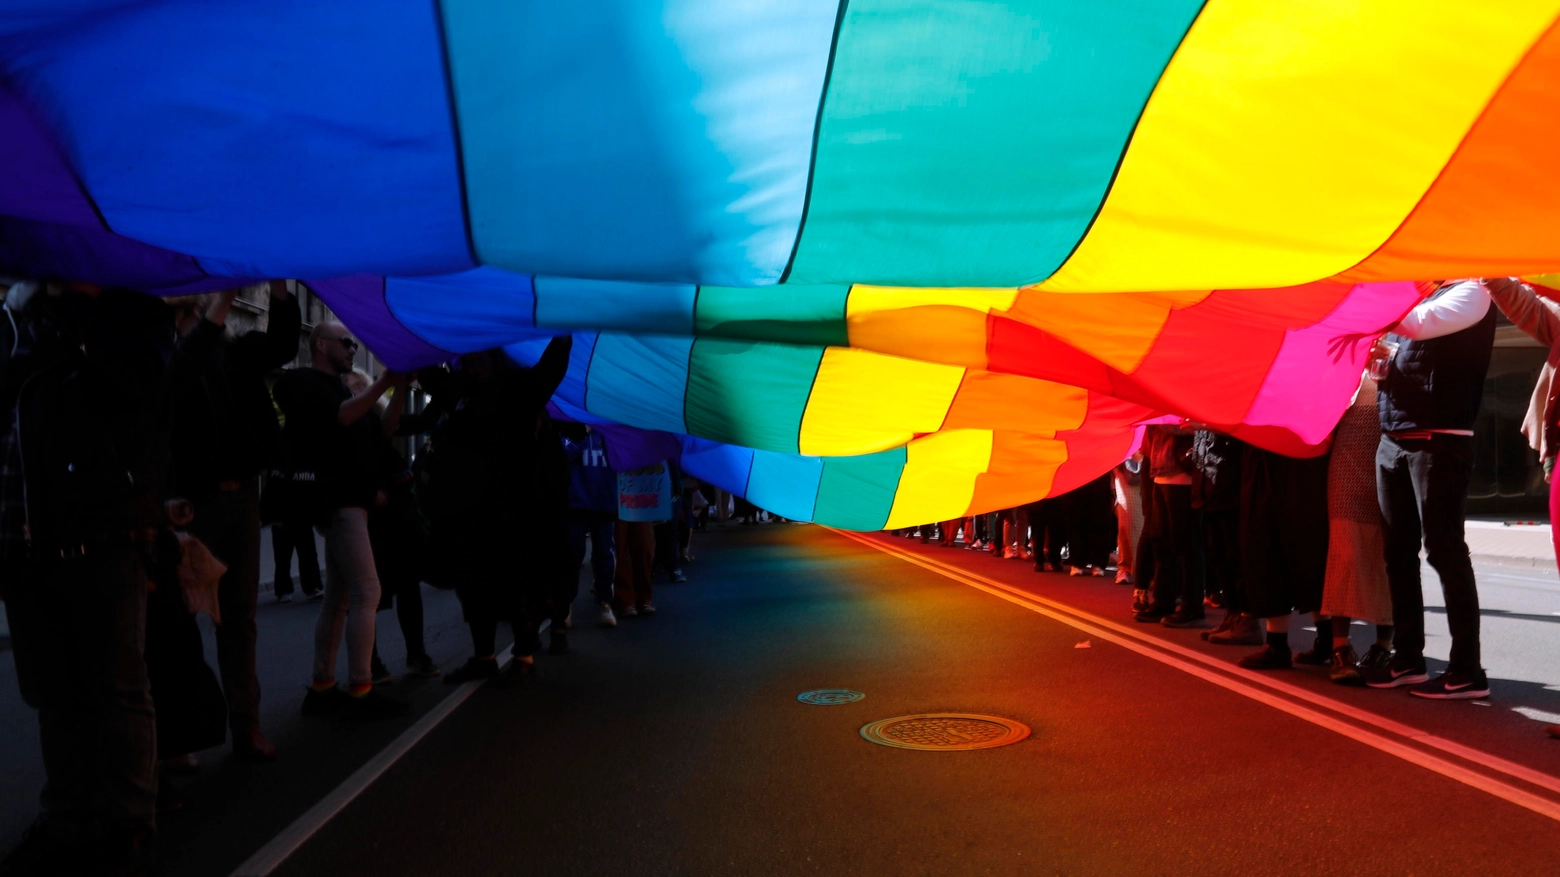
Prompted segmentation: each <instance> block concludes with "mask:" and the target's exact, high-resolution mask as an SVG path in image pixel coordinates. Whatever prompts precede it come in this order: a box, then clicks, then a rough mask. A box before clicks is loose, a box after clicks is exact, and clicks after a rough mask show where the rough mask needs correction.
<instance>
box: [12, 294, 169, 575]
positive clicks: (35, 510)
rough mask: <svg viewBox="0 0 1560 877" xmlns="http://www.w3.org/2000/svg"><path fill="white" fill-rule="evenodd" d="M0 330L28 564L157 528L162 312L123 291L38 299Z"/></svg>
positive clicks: (164, 439)
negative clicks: (23, 492) (19, 472)
mask: <svg viewBox="0 0 1560 877" xmlns="http://www.w3.org/2000/svg"><path fill="white" fill-rule="evenodd" d="M3 322H4V324H5V325H4V328H3V333H0V334H3V336H4V337H3V338H0V410H3V411H6V412H12V411H14V412H15V414H16V424H17V429H18V440H19V444H20V449H21V463H22V471H23V479H24V482H25V484H26V511H27V531H28V534H29V538H28V550H29V552H30V553H31V554H32V556H34V557H35V558H41V559H48V558H53V557H60V558H70V557H74V556H77V555H79V554H81V553H83V552H88V551H91V550H92V549H93V547H94V546H99V545H104V544H109V543H113V542H118V541H122V540H124V539H126V538H128V537H129V535H130V534H132V533H133V532H139V531H143V530H145V529H147V528H150V527H153V526H155V525H156V524H157V523H159V522H160V521H161V519H162V498H163V476H164V473H165V470H166V462H167V450H168V427H169V423H170V416H169V398H170V394H169V392H168V390H169V373H170V369H169V363H170V360H171V359H172V357H173V351H174V335H173V314H172V311H171V310H170V309H169V308H168V306H167V304H165V303H164V302H163V301H162V300H161V299H157V298H153V297H152V296H149V295H144V294H142V293H138V292H132V291H129V290H105V291H103V292H100V293H98V294H97V295H91V296H89V295H85V294H81V293H66V294H64V295H58V296H50V295H46V294H44V293H42V292H40V293H38V294H36V295H35V296H34V297H33V298H32V300H31V301H30V302H29V303H28V304H27V305H26V306H25V307H24V308H21V311H20V313H12V314H11V315H10V318H9V319H5V320H3Z"/></svg>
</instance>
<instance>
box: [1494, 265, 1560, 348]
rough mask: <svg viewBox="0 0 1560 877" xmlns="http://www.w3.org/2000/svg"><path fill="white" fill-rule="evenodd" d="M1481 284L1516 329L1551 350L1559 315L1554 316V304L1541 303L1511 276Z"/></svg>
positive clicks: (1557, 332)
mask: <svg viewBox="0 0 1560 877" xmlns="http://www.w3.org/2000/svg"><path fill="white" fill-rule="evenodd" d="M1484 283H1485V286H1487V287H1489V290H1490V299H1491V300H1492V301H1494V302H1495V306H1496V307H1498V308H1500V310H1501V313H1503V314H1505V315H1506V319H1508V320H1510V321H1511V322H1512V323H1513V324H1515V325H1516V327H1517V328H1518V329H1521V330H1522V331H1524V332H1526V333H1528V334H1529V335H1531V336H1533V338H1534V339H1535V340H1537V341H1538V343H1540V344H1543V345H1544V346H1546V347H1554V346H1555V342H1556V340H1560V314H1557V313H1556V310H1557V306H1556V305H1554V304H1551V303H1549V302H1547V301H1545V300H1544V299H1543V298H1542V297H1540V296H1539V294H1538V293H1536V292H1534V291H1533V288H1532V287H1530V286H1528V285H1527V284H1526V283H1523V282H1521V281H1520V280H1517V279H1515V278H1512V277H1495V278H1491V279H1489V280H1486V281H1485V282H1484Z"/></svg>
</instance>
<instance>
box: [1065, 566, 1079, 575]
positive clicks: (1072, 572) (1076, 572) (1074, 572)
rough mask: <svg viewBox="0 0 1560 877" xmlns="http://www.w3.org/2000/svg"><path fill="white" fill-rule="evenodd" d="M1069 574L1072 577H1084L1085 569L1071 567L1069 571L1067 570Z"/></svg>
mask: <svg viewBox="0 0 1560 877" xmlns="http://www.w3.org/2000/svg"><path fill="white" fill-rule="evenodd" d="M1067 574H1068V575H1070V576H1081V575H1083V567H1081V566H1074V567H1069V568H1068V570H1067Z"/></svg>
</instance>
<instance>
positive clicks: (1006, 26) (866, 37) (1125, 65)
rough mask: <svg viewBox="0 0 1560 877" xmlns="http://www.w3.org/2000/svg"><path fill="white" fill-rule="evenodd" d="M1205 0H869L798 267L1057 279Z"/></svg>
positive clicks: (816, 179) (859, 11)
mask: <svg viewBox="0 0 1560 877" xmlns="http://www.w3.org/2000/svg"><path fill="white" fill-rule="evenodd" d="M1201 8H1202V0H1122V2H1114V3H1080V2H1077V0H1013V2H1007V3H940V4H928V3H924V2H919V0H851V3H850V4H849V6H848V7H847V9H846V15H845V20H844V22H843V24H842V26H841V30H840V35H839V45H838V46H837V47H836V49H835V57H834V65H833V72H832V74H831V76H830V79H829V88H828V93H827V95H826V96H825V98H824V106H823V117H822V124H821V127H820V130H819V136H818V149H817V156H816V159H815V167H814V169H813V181H812V190H811V195H810V198H809V201H808V205H807V212H806V216H805V219H804V220H803V226H802V236H801V241H800V244H799V248H798V252H797V255H796V258H795V260H794V263H793V264H792V266H791V270H790V273H789V275H788V278H787V279H788V282H794V283H804V284H811V283H841V282H854V283H874V284H887V285H900V286H1018V285H1022V284H1026V283H1035V282H1038V281H1040V280H1044V279H1045V278H1046V277H1048V276H1050V274H1051V273H1052V272H1053V271H1055V270H1056V268H1057V267H1058V266H1060V265H1061V263H1062V262H1063V261H1064V260H1065V259H1066V258H1067V256H1068V255H1069V254H1070V253H1071V252H1072V250H1073V248H1074V247H1075V246H1076V245H1077V242H1078V241H1079V240H1081V239H1082V237H1083V235H1084V232H1086V231H1087V230H1088V227H1089V224H1090V223H1091V222H1092V221H1093V219H1094V215H1095V213H1096V212H1097V211H1098V209H1099V205H1100V204H1101V203H1102V202H1103V201H1104V198H1105V194H1106V191H1107V190H1108V189H1109V186H1110V182H1111V179H1112V177H1113V176H1114V174H1115V170H1116V166H1117V163H1118V161H1119V159H1120V156H1121V155H1122V153H1123V152H1124V150H1125V149H1126V145H1127V141H1128V139H1129V137H1130V136H1131V134H1132V129H1133V127H1134V126H1135V125H1136V124H1137V119H1138V116H1139V115H1140V114H1141V112H1142V109H1143V106H1144V104H1145V103H1146V102H1147V101H1148V96H1149V94H1150V92H1152V91H1153V88H1154V85H1155V83H1157V82H1158V80H1159V75H1160V73H1161V71H1162V70H1163V69H1164V67H1165V65H1166V64H1167V63H1168V62H1169V60H1170V56H1171V55H1172V54H1174V53H1175V50H1176V47H1177V46H1178V45H1179V44H1180V42H1181V38H1182V36H1183V35H1184V34H1185V33H1186V30H1187V28H1188V27H1190V26H1191V23H1192V21H1193V20H1194V19H1195V18H1196V17H1197V13H1198V12H1199V10H1200V9H1201Z"/></svg>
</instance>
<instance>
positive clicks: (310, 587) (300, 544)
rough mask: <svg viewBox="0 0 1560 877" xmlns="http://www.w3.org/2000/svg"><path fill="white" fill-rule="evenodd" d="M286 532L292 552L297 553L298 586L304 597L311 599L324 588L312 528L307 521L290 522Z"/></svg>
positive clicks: (317, 547)
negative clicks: (290, 537)
mask: <svg viewBox="0 0 1560 877" xmlns="http://www.w3.org/2000/svg"><path fill="white" fill-rule="evenodd" d="M287 532H288V533H289V534H291V536H292V540H293V550H294V551H297V552H298V586H299V587H301V588H302V589H303V595H304V596H305V597H312V596H314V595H315V594H318V593H320V592H321V591H323V590H324V588H325V583H324V582H323V581H321V580H320V567H321V564H320V551H319V546H317V545H316V544H315V542H314V527H313V525H312V524H310V523H309V522H308V521H292V522H289V523H288V525H287Z"/></svg>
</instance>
